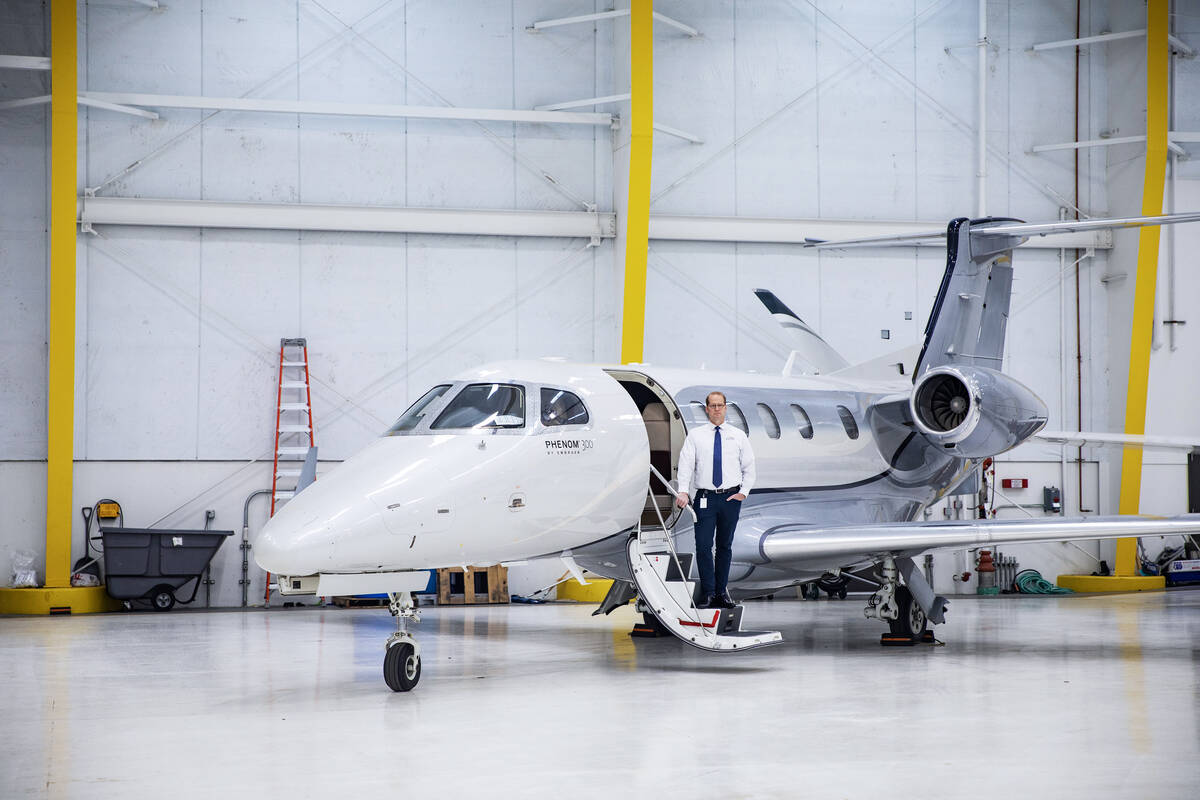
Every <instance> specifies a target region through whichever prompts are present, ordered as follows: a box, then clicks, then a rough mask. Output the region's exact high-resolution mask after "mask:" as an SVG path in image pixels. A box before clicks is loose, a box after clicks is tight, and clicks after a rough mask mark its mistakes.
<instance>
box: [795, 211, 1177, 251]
mask: <svg viewBox="0 0 1200 800" xmlns="http://www.w3.org/2000/svg"><path fill="white" fill-rule="evenodd" d="M1179 222H1200V211H1189V212H1185V213H1179V214H1159V215H1157V216H1153V217H1121V218H1113V219H1066V220H1056V221H1054V222H1020V221H1018V220H996V221H988V220H979V221H977V222H974V223H972V226H971V236H972V237H993V236H1001V237H1005V236H1011V237H1015V238H1018V239H1028V238H1029V237H1031V236H1049V235H1050V234H1055V233H1074V232H1076V231H1095V230H1113V229H1118V228H1140V227H1142V226H1144V225H1173V224H1175V223H1179ZM945 238H946V230H945V229H944V228H943V229H941V230H924V231H914V232H912V233H894V234H886V235H883V236H864V237H862V238H858V239H838V240H834V241H816V240H814V241H812V242H805V244H804V246H805V247H815V248H818V249H835V248H848V247H894V246H901V247H902V246H907V245H916V244H924V243H927V242H933V241H937V240H939V239H945Z"/></svg>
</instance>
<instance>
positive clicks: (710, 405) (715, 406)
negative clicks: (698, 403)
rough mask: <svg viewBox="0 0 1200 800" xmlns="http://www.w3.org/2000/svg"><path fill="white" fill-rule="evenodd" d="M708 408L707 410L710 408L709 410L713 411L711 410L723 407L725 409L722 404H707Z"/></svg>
mask: <svg viewBox="0 0 1200 800" xmlns="http://www.w3.org/2000/svg"><path fill="white" fill-rule="evenodd" d="M708 407H709V408H711V409H713V410H716V409H718V408H724V407H725V404H724V403H709V404H708Z"/></svg>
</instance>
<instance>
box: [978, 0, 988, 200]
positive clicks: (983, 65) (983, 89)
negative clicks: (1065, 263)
mask: <svg viewBox="0 0 1200 800" xmlns="http://www.w3.org/2000/svg"><path fill="white" fill-rule="evenodd" d="M987 49H988V39H987V0H979V124H978V125H977V130H978V133H979V143H978V146H977V148H976V149H977V150H978V154H979V156H978V157H979V168H978V170H977V171H976V177H977V179H978V188H977V191H978V193H979V205H978V213H977V214H976V216H977V217H981V218H982V217H986V216H987Z"/></svg>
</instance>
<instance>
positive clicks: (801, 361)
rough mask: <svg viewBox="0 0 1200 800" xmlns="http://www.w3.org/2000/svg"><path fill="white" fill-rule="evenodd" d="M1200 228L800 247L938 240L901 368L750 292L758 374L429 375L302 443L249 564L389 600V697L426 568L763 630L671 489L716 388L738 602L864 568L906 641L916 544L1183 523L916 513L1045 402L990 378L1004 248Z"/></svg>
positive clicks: (939, 609)
mask: <svg viewBox="0 0 1200 800" xmlns="http://www.w3.org/2000/svg"><path fill="white" fill-rule="evenodd" d="M1198 220H1200V213H1195V214H1175V215H1167V216H1162V217H1140V218H1131V219H1123V220H1084V221H1069V222H1059V223H1046V224H1027V223H1024V222H1021V221H1019V220H1007V219H995V218H988V219H980V220H970V219H966V218H962V219H955V220H953V221H952V222H950V223H949V225H948V226H947V228H946V229H944V230H941V231H926V232H922V233H920V234H913V235H911V236H901V237H881V238H872V239H861V240H855V241H845V242H811V243H810V245H811V246H814V247H871V246H880V245H885V244H897V243H899V244H915V243H917V242H919V241H921V240H924V239H935V238H944V240H945V244H946V268H945V274H944V277H943V279H942V281H941V285H940V287H939V289H938V294H937V297H936V300H935V302H934V304H933V308H932V311H931V313H930V316H929V320H928V324H927V325H926V328H925V332H924V337H923V341H922V343H921V345H920V347H919V350H918V349H916V348H914V353H915V359H910V360H909V364H910V367H909V368H905V366H904V364H905V361H904V359H903V358H899V359H897V358H892V359H877V360H876V361H875V362H871V363H868V364H865V365H856V366H854V365H850V364H848V363H847V362H846V361H845V359H843V358H842V357H841V356H839V355H838V354H837V352H836V351H835V350H834V349H833V348H832V347H830V346H829V345H828V344H827V343H826V342H825V341H824V340H822V339H821V337H820V336H819V335H818V334H817V332H816V331H814V330H812V328H810V327H809V326H808V325H806V324H805V323H804V322H803V321H802V320H801V319H800V318H799V317H798V316H797V315H796V314H794V313H793V312H792V311H791V310H790V309H788V307H787V306H786V305H785V304H784V303H783V302H782V301H780V300H779V299H778V298H777V297H776V296H775V295H773V294H771V293H770V292H767V291H761V290H760V292H759V297H760V299H761V300H762V301H763V303H764V305H765V306H766V308H767V311H768V312H769V313H771V314H772V316H773V317H775V319H776V320H777V321H778V322H779V323H780V324H782V325H783V326H784V327H785V328H788V329H789V331H791V333H792V334H793V335H794V336H795V337H796V338H797V343H796V350H795V351H794V352H793V354H792V357H791V358H789V359H788V363H787V365H786V366H785V367H784V369H783V370H782V372H781V374H778V375H766V374H753V373H741V372H726V371H716V370H707V369H705V370H697V369H680V368H668V367H658V366H651V365H647V364H614V365H596V364H581V363H572V362H569V361H566V360H561V359H555V358H547V359H538V360H521V361H504V362H498V363H493V364H488V365H485V366H481V367H478V368H475V369H471V370H468V371H466V372H464V373H462V374H459V375H457V376H455V377H453V378H450V379H447V380H445V381H443V382H440V383H438V384H437V385H435V386H433V387H431V388H430V389H429V390H428V391H426V392H425V393H424V394H422V395H421V397H420V398H419V399H417V401H416V402H415V403H413V404H412V406H411V407H410V408H409V409H408V410H407V411H405V412H404V414H403V416H401V417H400V418H399V419H398V420H397V421H396V422H395V424H394V425H392V426H391V427H390V428H389V429H388V430H387V431H385V432H384V433H383V435H382V436H380V437H379V438H378V439H376V440H375V441H373V442H372V443H371V444H369V445H368V446H367V447H366V448H365V449H363V450H362V451H361V452H359V453H357V454H356V455H354V456H353V457H352V458H350V459H348V460H347V461H345V462H344V463H343V464H341V465H340V466H338V467H337V468H335V469H333V470H331V471H330V472H329V473H328V474H326V475H322V477H321V480H320V481H317V482H315V483H314V482H313V480H312V479H313V476H314V471H315V465H316V459H315V451H313V452H310V453H309V458H308V459H307V461H306V464H305V468H304V470H303V475H302V477H301V488H302V489H303V491H298V492H297V494H296V495H295V496H294V497H293V498H292V499H291V500H290V501H289V502H288V503H287V504H286V505H284V506H283V507H282V509H281V510H279V511H278V513H276V514H275V516H274V517H272V518H271V519H270V520H269V521H268V522H267V524H266V525H265V527H264V528H263V530H262V532H261V533H260V535H259V537H258V540H257V541H256V542H255V543H254V555H255V560H256V561H257V563H258V564H259V565H260V566H261V567H262V568H263V569H265V570H267V571H269V572H270V573H272V574H273V575H275V576H276V580H277V583H278V588H279V590H280V592H281V593H284V594H316V595H321V596H331V595H343V594H361V593H374V592H385V593H387V594H388V595H389V597H390V610H391V613H392V614H393V616H394V617H395V618H396V624H397V629H396V631H395V633H393V634H392V635H391V636H390V637H389V638H388V640H387V642H386V647H385V658H384V670H383V671H384V678H385V681H386V682H387V684H388V686H389V687H390V688H391V689H392V690H394V691H408V690H411V689H412V688H413V687H415V686H416V685H417V682H418V681H419V679H420V675H421V658H420V648H419V645H418V643H417V641H416V639H415V638H414V636H413V635H412V633H411V632H410V630H409V627H408V626H409V623H410V622H414V621H417V620H419V614H418V611H417V609H416V608H415V607H414V603H413V598H412V594H413V592H415V591H418V590H421V589H423V588H424V587H425V585H426V583H427V581H428V573H427V572H425V571H424V570H428V569H432V568H442V567H451V566H465V565H473V566H485V565H492V564H503V563H511V562H517V561H525V560H529V559H534V558H560V559H562V560H563V561H564V563H565V564H566V565H567V567H568V569H569V570H570V571H571V572H572V573H574V574H576V575H577V576H580V577H582V575H581V573H582V570H583V569H587V570H589V571H590V572H592V573H595V574H597V575H600V576H604V577H607V578H612V579H613V584H612V589H611V590H610V592H609V594H608V596H607V597H606V598H605V599H604V602H603V603H602V604H601V607H600V609H598V613H599V612H607V611H611V610H612V609H614V608H616V607H619V606H622V605H624V604H626V603H628V602H629V601H631V600H633V599H634V598H635V597H636V598H637V603H638V606H637V607H638V609H639V610H641V611H642V612H643V613H644V614H646V616H647V620H648V621H653V622H654V623H655V624H656V625H658V626H659V627H660V628H661V629H663V630H666V631H669V632H670V633H672V634H674V635H676V636H678V637H679V638H680V639H682V640H683V641H684V642H686V643H688V644H690V645H693V646H695V647H698V648H701V649H705V650H710V651H716V652H735V651H738V650H749V649H754V648H758V647H764V646H768V645H772V644H777V643H779V642H780V641H781V636H780V634H779V633H778V632H775V631H754V630H743V629H742V626H741V617H742V610H743V606H741V605H740V604H739V605H737V606H735V607H734V608H733V609H701V608H697V607H696V604H695V600H696V597H695V594H696V580H695V578H694V567H693V563H692V561H693V559H692V553H691V552H690V551H691V550H692V549H693V544H692V538H693V537H692V525H693V523H694V521H695V517H694V512H693V511H692V509H691V508H690V507H687V508H682V509H681V508H679V507H678V506H677V505H676V504H675V503H674V499H675V490H674V488H673V486H672V479H673V478H674V477H675V474H676V471H677V467H678V463H677V462H678V456H679V451H680V448H681V447H682V445H683V441H684V438H685V437H686V436H687V432H688V430H689V429H691V428H693V427H694V426H696V425H701V424H703V423H704V422H705V421H706V417H705V414H704V410H703V405H704V401H705V397H706V395H707V394H708V393H709V392H710V391H712V390H714V389H717V390H720V391H722V392H724V393H725V396H726V399H727V404H728V405H727V411H728V422H729V423H731V424H733V425H736V426H738V427H739V428H741V429H742V430H743V431H744V432H746V433H747V434H748V435H749V437H750V440H751V442H752V444H753V447H754V451H755V454H756V460H757V472H758V479H757V483H756V485H755V486H754V489H753V491H752V492H751V493H750V495H749V496H748V497H747V498H746V500H745V501H744V505H743V509H742V513H741V520H740V523H739V525H738V528H737V533H736V537H735V541H734V545H733V547H734V552H733V567H732V569H731V573H730V583H729V589H730V592H731V594H732V595H733V597H734V598H735V600H738V601H740V600H744V599H747V598H752V597H757V596H763V595H767V594H771V593H774V592H776V591H778V590H780V589H782V588H785V587H789V586H795V585H799V584H804V583H807V582H811V581H813V580H815V579H818V578H820V577H821V576H822V575H826V574H829V573H832V574H834V575H842V574H855V573H858V574H862V573H864V572H866V573H868V574H872V575H873V576H874V578H873V580H874V584H875V587H876V588H875V590H874V591H873V593H872V594H871V595H870V596H869V598H868V599H867V605H866V608H865V613H866V615H867V616H868V617H871V618H875V619H878V620H880V621H881V622H883V623H885V624H887V625H888V628H889V632H890V633H891V634H892V635H894V636H899V637H908V638H911V639H914V640H916V639H919V638H921V637H927V636H928V632H927V628H928V625H929V623H933V624H938V623H942V622H943V621H944V618H945V617H944V615H945V610H946V606H947V603H946V599H945V598H944V597H941V596H939V595H936V594H935V593H934V592H933V590H932V589H931V588H930V586H929V584H928V582H927V581H926V579H925V577H924V576H923V575H922V572H921V570H919V569H917V568H916V564H915V561H914V559H915V558H917V557H918V556H919V555H920V554H922V553H925V552H927V551H929V550H934V549H960V550H961V549H967V548H976V547H984V546H994V545H998V544H1018V543H1030V542H1056V541H1065V540H1082V539H1106V538H1114V537H1133V536H1142V535H1150V534H1154V535H1161V534H1193V533H1200V515H1185V516H1180V517H1174V518H1167V519H1147V518H1140V517H1129V516H1123V517H1118V516H1110V517H1088V518H1079V519H1062V518H1055V519H1022V520H1004V521H996V520H978V521H933V522H930V521H923V516H924V515H923V512H924V511H925V509H927V508H928V507H929V506H930V505H931V504H933V503H936V502H937V501H938V500H939V499H942V498H944V497H945V496H946V495H947V494H949V493H951V492H952V491H953V490H954V489H955V488H956V487H958V486H959V485H960V484H961V483H963V482H964V481H966V480H968V479H969V478H971V477H972V475H973V474H975V473H976V472H977V470H978V468H979V466H980V465H981V463H982V462H983V461H984V460H985V459H988V458H990V457H993V456H996V455H999V454H1001V453H1004V452H1006V451H1008V450H1011V449H1012V448H1014V447H1017V446H1018V445H1020V444H1021V443H1022V442H1025V441H1028V440H1029V439H1031V438H1033V437H1034V436H1036V435H1038V434H1039V431H1041V429H1042V428H1043V427H1044V426H1045V424H1046V421H1047V409H1046V405H1045V404H1044V403H1043V402H1042V401H1041V400H1040V399H1039V398H1038V397H1037V396H1036V395H1035V394H1034V392H1033V391H1031V390H1030V389H1029V388H1028V387H1026V386H1024V385H1022V384H1021V383H1020V382H1018V381H1016V380H1014V379H1013V378H1011V377H1010V376H1008V375H1006V374H1004V373H1003V372H1002V371H1001V366H1002V359H1003V354H1004V342H1005V332H1006V324H1007V320H1008V313H1009V301H1010V297H1011V290H1012V277H1013V267H1012V253H1013V249H1014V248H1015V247H1017V246H1018V245H1019V244H1021V243H1022V242H1024V241H1025V240H1026V239H1027V238H1028V237H1030V236H1037V235H1046V234H1049V233H1057V232H1065V231H1070V230H1086V229H1095V228H1102V227H1106V228H1114V227H1131V226H1140V225H1159V224H1167V223H1174V222H1193V221H1198ZM897 365H899V366H897ZM1079 436H1080V437H1086V438H1087V439H1088V441H1090V442H1095V441H1097V440H1099V439H1102V438H1103V437H1102V436H1097V435H1095V434H1080V435H1079ZM1058 437H1059V438H1057V439H1055V441H1066V442H1069V441H1073V439H1072V437H1071V435H1061V434H1060V435H1058ZM1135 438H1136V437H1135ZM1122 441H1123V442H1124V443H1127V444H1128V443H1129V442H1130V440H1129V437H1125V438H1124V439H1123V440H1122ZM1134 443H1135V444H1136V442H1134Z"/></svg>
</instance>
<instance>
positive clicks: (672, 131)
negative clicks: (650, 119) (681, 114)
mask: <svg viewBox="0 0 1200 800" xmlns="http://www.w3.org/2000/svg"><path fill="white" fill-rule="evenodd" d="M654 130H656V131H658V132H659V133H665V134H667V135H668V136H678V137H679V138H680V139H686V140H687V141H689V142H691V143H692V144H704V140H703V139H701V138H700V137H698V136H693V135H692V134H690V133H688V132H687V131H681V130H679V128H672V127H671V126H670V125H662V124H659V123H657V122H656V123H654Z"/></svg>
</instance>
